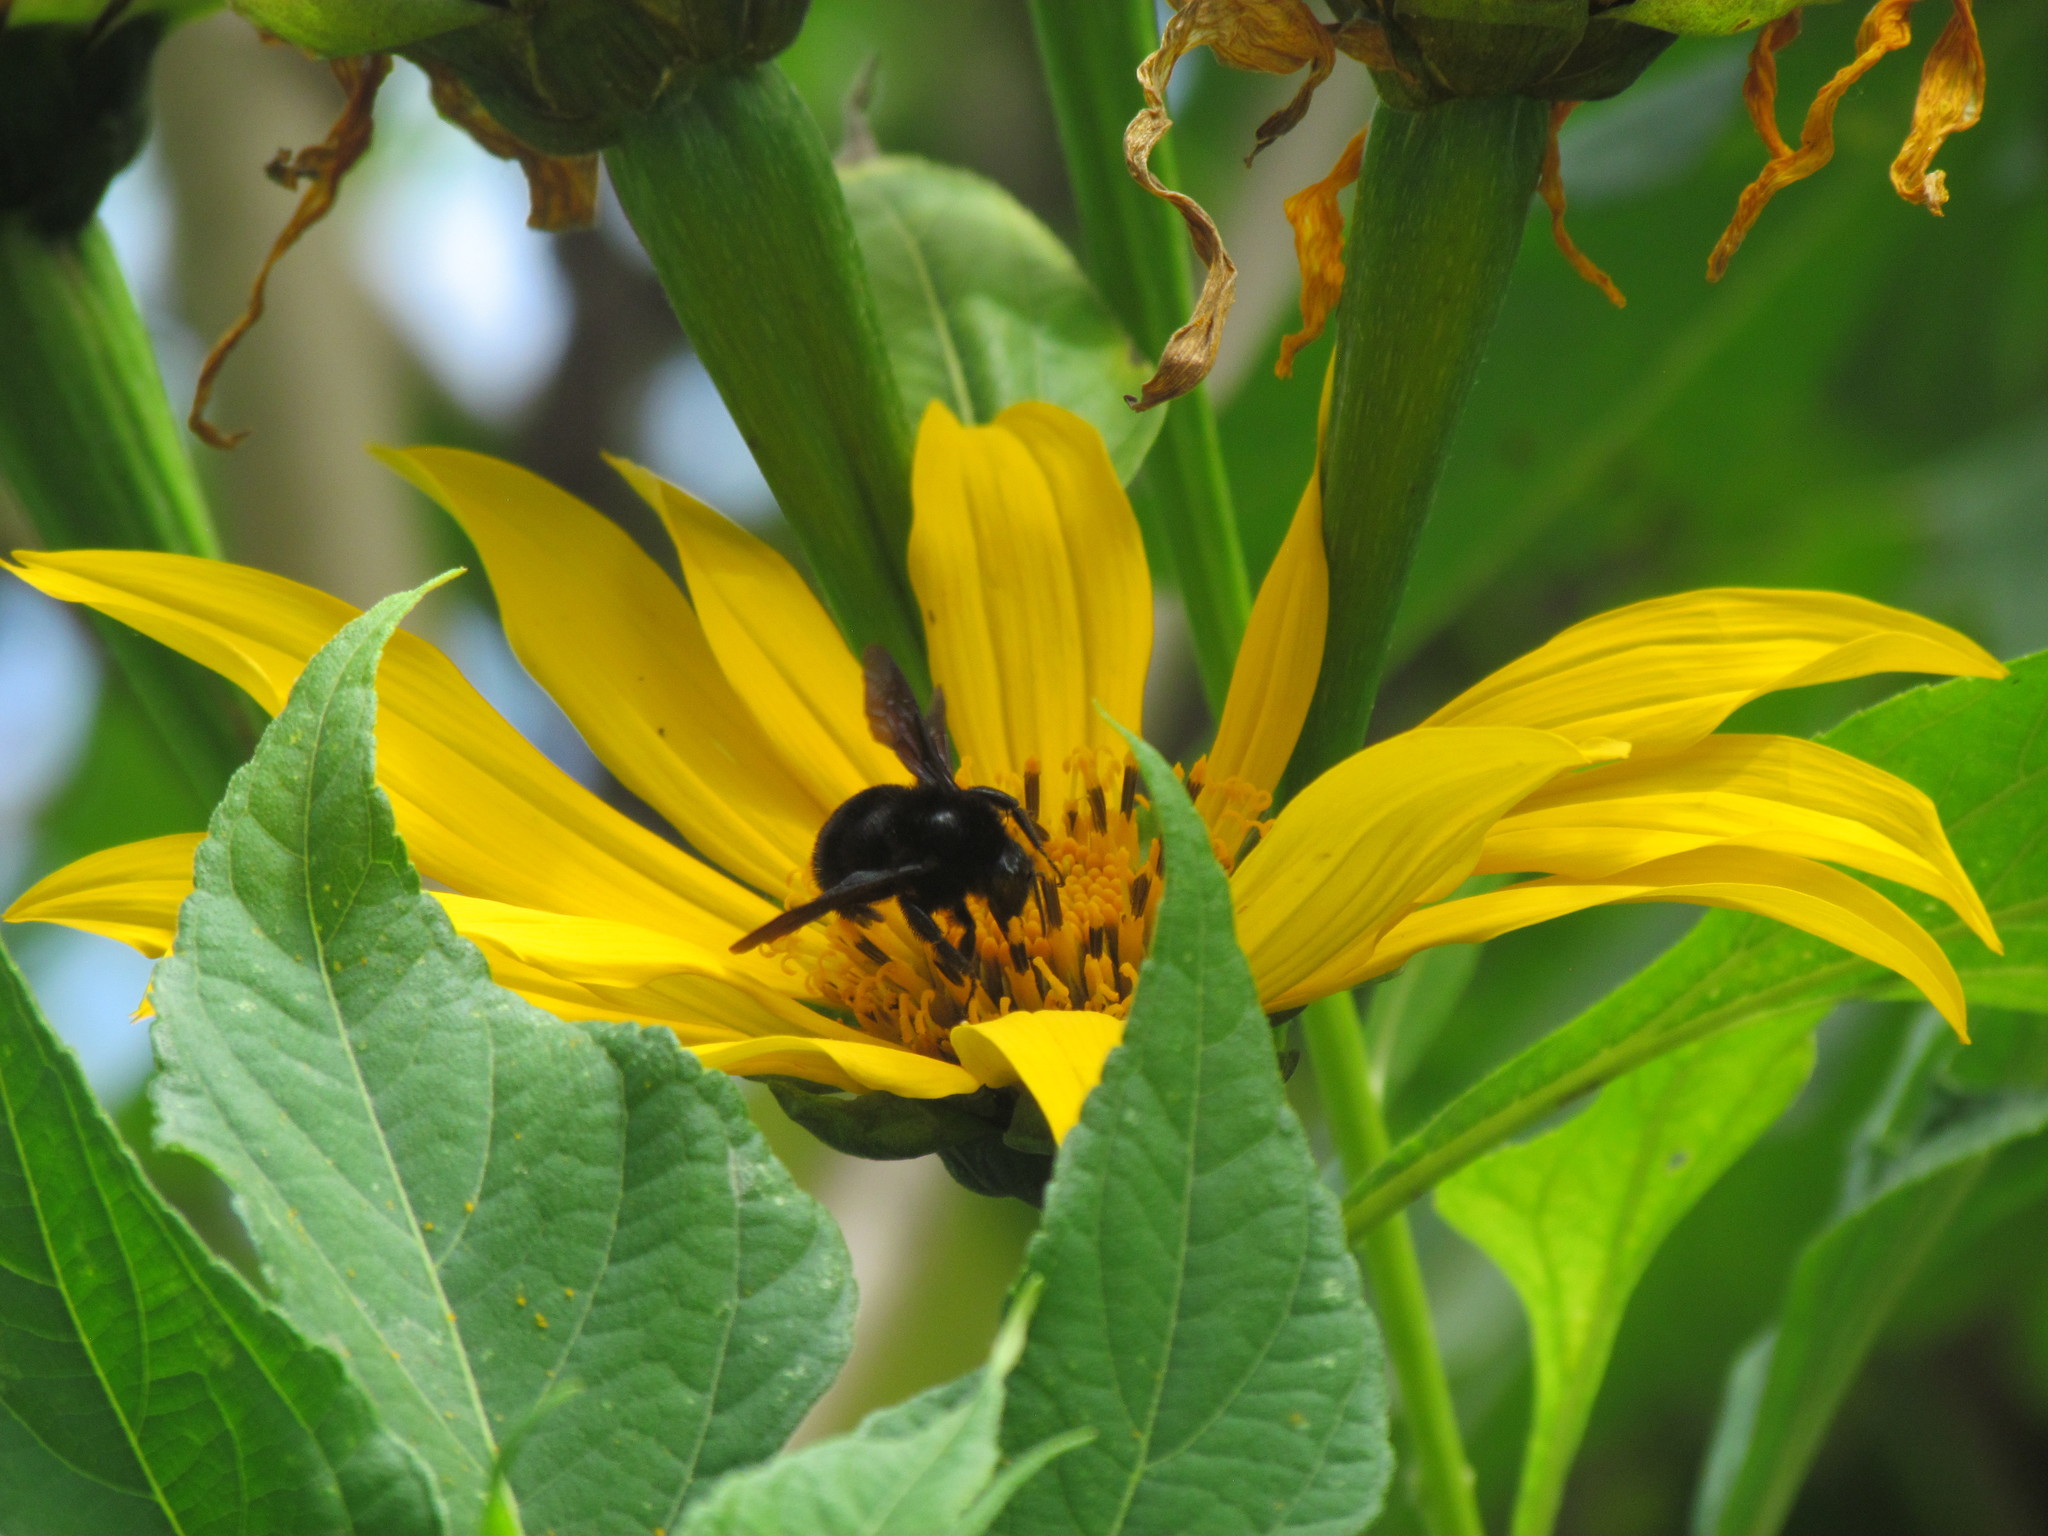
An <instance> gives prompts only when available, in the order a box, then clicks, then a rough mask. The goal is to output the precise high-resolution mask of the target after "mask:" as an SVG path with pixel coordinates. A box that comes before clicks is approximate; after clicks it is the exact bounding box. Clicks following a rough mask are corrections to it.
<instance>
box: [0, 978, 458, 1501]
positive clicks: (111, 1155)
mask: <svg viewBox="0 0 2048 1536" xmlns="http://www.w3.org/2000/svg"><path fill="white" fill-rule="evenodd" d="M0 1109H4V1111H5V1133H6V1134H5V1135H4V1136H0V1490H4V1494H0V1500H4V1502H0V1531H5V1532H6V1533H7V1536H72V1533H77V1536H85V1533H87V1532H93V1533H102V1532H112V1531H120V1532H123V1533H128V1532H133V1533H135V1536H154V1533H158V1532H165V1533H168V1532H170V1531H173V1530H175V1531H178V1532H190V1533H195V1536H197V1533H212V1532H218V1533H221V1536H230V1533H233V1536H258V1533H270V1536H309V1533H313V1532H321V1533H326V1532H361V1533H363V1536H434V1533H438V1532H440V1531H441V1530H442V1521H441V1515H440V1512H439V1509H438V1503H437V1501H436V1499H435V1498H434V1496H433V1493H432V1491H431V1488H430V1486H429V1484H428V1481H427V1478H426V1475H425V1472H424V1469H423V1468H421V1467H420V1465H419V1463H418V1462H417V1461H416V1460H415V1459H414V1458H413V1457H412V1456H411V1455H409V1454H408V1453H407V1451H406V1448H405V1447H404V1446H403V1445H401V1444H400V1443H399V1442H398V1441H397V1440H395V1439H394V1438H393V1437H392V1436H391V1435H389V1434H388V1433H386V1432H385V1430H384V1428H383V1427H382V1426H381V1425H380V1424H379V1423H378V1419H377V1415H376V1413H375V1412H374V1411H373V1410H372V1408H371V1406H370V1403H369V1402H368V1401H367V1399H366V1398H365V1396H364V1395H363V1393H362V1392H360V1391H359V1390H358V1389H357V1388H356V1386H355V1385H354V1383H352V1382H351V1381H350V1380H349V1378H348V1376H347V1374H346V1373H345V1372H344V1370H343V1369H342V1365H341V1362H340V1361H339V1360H337V1359H336V1358H335V1357H334V1356H333V1355H332V1354H330V1353H328V1352H327V1351H326V1350H324V1349H320V1348H317V1347H315V1346H314V1345H313V1344H310V1343H308V1342H307V1341H306V1340H305V1339H304V1338H303V1337H301V1336H300V1335H299V1334H298V1333H297V1332H295V1331H294V1330H293V1329H292V1327H291V1325H290V1324H289V1323H287V1322H286V1321H285V1320H284V1319H283V1318H281V1317H280V1316H278V1314H277V1313H276V1312H274V1311H272V1310H271V1308H270V1307H269V1306H268V1305H267V1304H266V1303H264V1302H263V1301H261V1300H259V1299H258V1298H257V1297H256V1296H254V1295H253V1294H251V1292H250V1291H249V1289H248V1287H247V1286H246V1285H244V1284H243V1283H242V1281H241V1280H240V1279H239V1278H238V1277H237V1276H236V1275H234V1274H233V1273H232V1272H231V1271H230V1270H228V1268H227V1267H226V1266H225V1265H223V1264H222V1263H221V1262H220V1261H219V1260H217V1259H215V1258H214V1257H213V1256H212V1255H210V1254H209V1253H207V1252H206V1250H205V1249H204V1248H203V1247H201V1246H200V1243H199V1240H198V1238H196V1237H194V1236H193V1235H192V1231H191V1229H190V1228H189V1227H187V1226H186V1225H185V1223H184V1221H183V1220H182V1219H180V1218H179V1217H178V1216H177V1215H175V1214H174V1213H173V1212H172V1211H171V1210H170V1209H169V1208H168V1207H167V1206H165V1205H164V1203H163V1202H162V1201H161V1200H160V1199H158V1198H157V1195H156V1193H155V1191H153V1190H152V1189H151V1188H150V1187H149V1183H148V1181H147V1180H146V1179H145V1178H144V1177H143V1174H142V1170H141V1169H140V1168H139V1167H137V1166H136V1163H135V1160H134V1158H133V1157H132V1156H130V1154H129V1152H128V1150H127V1148H126V1147H124V1146H123V1145H122V1144H121V1140H120V1137H119V1135H118V1134H117V1133H116V1132H115V1130H114V1127H113V1125H112V1123H111V1122H109V1121H108V1119H107V1117H106V1115H105V1114H104V1113H103V1112H102V1111H101V1109H100V1107H99V1105H98V1104H97V1103H96V1102H95V1101H94V1099H93V1096H92V1091H91V1090H90V1089H89V1088H87V1087H86V1085H85V1079H84V1077H83V1075H82V1074H81V1073H80V1072H79V1069H78V1063H77V1061H76V1060H75V1059H74V1058H73V1057H72V1055H71V1053H70V1052H69V1051H68V1050H66V1049H65V1048H64V1046H63V1045H62V1044H61V1043H60V1042H59V1041H58V1040H57V1038H56V1036H55V1035H53V1034H52V1033H51V1032H50V1028H49V1026H48V1025H47V1024H45V1023H44V1022H43V1019H42V1016H41V1015H40V1014H39V1013H38V1012H37V1011H36V1007H35V1004H34V1003H33V1001H31V999H30V998H29V995H28V989H27V988H26V987H25V986H24V985H23V984H22V980H21V975H20V973H19V972H18V971H16V970H15V968H14V963H13V961H12V960H11V959H10V958H8V957H7V955H6V954H5V952H4V951H0Z"/></svg>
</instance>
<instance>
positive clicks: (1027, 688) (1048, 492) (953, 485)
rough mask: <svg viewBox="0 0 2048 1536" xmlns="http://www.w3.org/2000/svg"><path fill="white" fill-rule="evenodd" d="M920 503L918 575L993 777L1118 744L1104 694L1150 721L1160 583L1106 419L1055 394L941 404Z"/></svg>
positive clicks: (963, 709) (1126, 715)
mask: <svg viewBox="0 0 2048 1536" xmlns="http://www.w3.org/2000/svg"><path fill="white" fill-rule="evenodd" d="M912 499H913V501H914V503H915V506H916V518H915V521H914V522H913V524H912V527H911V532H910V578H911V584H912V585H913V586H914V587H915V588H916V589H917V595H918V600H919V602H920V604H921V605H922V606H923V608H924V619H925V636H926V639H927V640H928V641H929V643H930V647H931V660H932V676H933V679H934V680H935V681H936V682H937V683H938V684H939V685H940V686H942V687H943V688H944V689H945V690H946V709H947V716H948V719H949V722H950V723H951V726H952V729H953V735H954V738H955V739H956V740H957V742H958V743H959V747H960V751H961V753H962V755H963V756H966V757H971V758H973V759H974V760H975V762H976V764H977V765H978V767H979V768H980V770H981V772H982V773H984V774H986V775H994V774H997V773H1001V772H1004V771H1009V772H1016V773H1021V772H1022V771H1023V769H1024V766H1025V763H1026V760H1027V759H1032V758H1036V759H1037V760H1038V761H1039V763H1040V764H1042V765H1043V766H1044V767H1046V768H1047V769H1056V768H1057V767H1058V766H1059V765H1060V764H1063V763H1064V762H1065V761H1066V759H1067V756H1068V754H1069V753H1071V752H1073V751H1074V749H1075V748H1077V747H1081V746H1098V747H1108V748H1111V749H1112V750H1115V751H1119V752H1120V751H1122V750H1123V746H1124V744H1123V738H1122V737H1120V736H1118V735H1117V734H1116V733H1115V731H1114V730H1113V729H1112V728H1111V727H1110V726H1109V724H1108V723H1107V722H1105V721H1104V720H1103V719H1102V718H1101V716H1100V715H1098V714H1097V713H1096V711H1095V708H1094V704H1095V702H1096V701H1098V700H1099V701H1100V702H1101V704H1102V707H1103V708H1104V709H1106V710H1108V711H1109V713H1110V715H1111V716H1112V717H1114V718H1115V719H1117V720H1119V721H1121V722H1122V723H1123V724H1125V725H1127V726H1130V727H1131V728H1132V729H1133V730H1136V729H1139V728H1140V727H1139V726H1138V724H1136V722H1137V721H1138V720H1139V716H1140V713H1141V706H1142V703H1143V700H1144V684H1145V666H1146V663H1147V661H1148V660H1149V658H1150V655H1151V649H1152V581H1151V577H1150V575H1149V574H1148V573H1147V571H1146V568H1145V552H1144V547H1143V545H1142V544H1141V543H1140V541H1139V537H1138V524H1137V519H1136V518H1135V517H1134V516H1132V513H1131V504H1130V501H1129V499H1128V498H1127V497H1126V496H1125V495H1124V491H1123V487H1122V486H1121V485H1119V484H1118V483H1117V478H1116V471H1115V469H1114V468H1113V467H1112V466H1111V465H1110V462H1109V455H1108V452H1107V451H1106V450H1105V449H1104V448H1103V446H1102V439H1101V437H1100V436H1099V435H1098V434H1097V433H1096V431H1095V429H1094V428H1093V427H1090V426H1088V425H1087V424H1086V423H1084V422H1082V421H1081V420H1080V419H1079V418H1078V417H1074V416H1072V415H1070V414H1069V413H1067V412H1065V411H1061V410H1059V409H1058V408H1057V407H1054V406H1047V405H1030V406H1012V407H1011V408H1010V409H1009V410H1007V411H1005V412H1003V414H1002V415H1001V416H999V417H997V418H996V420H995V421H994V422H993V423H992V424H990V425H988V426H985V427H963V426H962V425H961V424H960V422H959V421H958V420H957V419H956V418H955V417H954V415H953V413H952V412H951V411H949V410H947V409H946V407H945V406H944V405H942V404H940V403H939V402H937V401H933V402H932V404H931V405H930V407H928V408H927V410H926V411H925V417H924V423H923V425H922V427H921V428H920V429H919V432H918V439H917V458H916V463H915V465H914V467H913V470H912Z"/></svg>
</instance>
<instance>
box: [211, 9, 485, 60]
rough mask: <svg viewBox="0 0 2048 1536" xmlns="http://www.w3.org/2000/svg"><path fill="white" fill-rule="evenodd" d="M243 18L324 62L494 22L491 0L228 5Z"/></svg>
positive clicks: (404, 44)
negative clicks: (488, 21) (486, 21)
mask: <svg viewBox="0 0 2048 1536" xmlns="http://www.w3.org/2000/svg"><path fill="white" fill-rule="evenodd" d="M228 3H229V4H230V5H231V6H233V7H234V9H235V10H236V11H238V12H239V13H240V14H242V15H243V16H246V17H247V18H248V19H249V20H250V21H252V22H254V23H255V24H256V25H257V26H259V27H261V28H262V29H263V30H264V31H266V32H270V33H274V34H276V35H277V36H278V37H281V38H283V39H284V40H285V41H286V42H288V43H291V44H293V45H294V46H296V47H299V48H303V49H305V50H306V51H307V52H308V53H315V54H319V55H321V56H322V57H323V58H330V59H335V58H344V57H346V56H348V55H350V54H356V53H386V52H389V51H390V50H391V49H393V48H403V47H405V46H407V45H408V44H410V43H417V42H420V41H422V40H424V39H426V38H429V37H437V36H439V35H440V34H441V33H443V32H452V31H454V30H456V29H457V28H458V27H467V26H473V25H475V24H476V23H477V22H479V21H484V20H488V19H489V18H490V17H491V15H492V13H493V12H494V11H495V10H497V9H498V7H495V6H492V5H491V4H490V3H489V0H228Z"/></svg>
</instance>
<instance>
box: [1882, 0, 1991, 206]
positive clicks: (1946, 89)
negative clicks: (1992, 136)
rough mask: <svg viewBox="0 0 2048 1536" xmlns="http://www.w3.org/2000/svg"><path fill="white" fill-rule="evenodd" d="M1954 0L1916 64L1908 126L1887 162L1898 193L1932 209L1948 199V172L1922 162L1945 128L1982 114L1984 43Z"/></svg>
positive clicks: (1965, 0)
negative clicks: (1894, 156)
mask: <svg viewBox="0 0 2048 1536" xmlns="http://www.w3.org/2000/svg"><path fill="white" fill-rule="evenodd" d="M1954 6H1955V8H1954V10H1953V11H1952V12H1951V13H1950V15H1949V19H1948V25H1947V26H1946V27H1944V28H1942V31H1941V36H1940V37H1939V38H1937V39H1936V40H1935V44H1934V47H1933V48H1932V49H1930V50H1929V51H1928V54H1927V62H1926V63H1925V64H1924V65H1922V66H1921V70H1920V94H1919V96H1918V97H1917V98H1916V99H1915V100H1914V102H1913V126H1912V129H1911V131H1910V132H1909V133H1907V135H1906V143H1905V146H1904V148H1902V149H1901V150H1900V151H1899V158H1898V159H1896V160H1894V161H1893V162H1892V185H1893V186H1894V187H1896V188H1897V189H1898V193H1899V196H1901V197H1903V198H1904V199H1905V200H1906V201H1907V202H1909V203H1918V204H1920V206H1921V207H1923V208H1925V209H1926V210H1927V211H1928V212H1929V213H1932V214H1937V215H1938V214H1939V213H1940V212H1941V205H1942V204H1943V203H1945V202H1947V201H1948V178H1947V176H1946V175H1945V174H1944V173H1942V172H1940V171H1930V170H1929V169H1928V167H1929V166H1930V165H1932V164H1933V161H1934V157H1935V155H1936V154H1937V153H1938V152H1939V151H1940V149H1941V146H1942V145H1943V143H1945V142H1946V141H1947V139H1948V136H1949V135H1950V134H1952V133H1961V132H1962V131H1963V130H1964V129H1965V128H1974V127H1975V126H1976V125H1977V119H1978V118H1980V117H1982V116H1983V115H1984V49H1983V47H1982V46H1981V45H1980V44H1979V43H1978V41H1977V18H1976V15H1975V14H1974V13H1973V12H1972V11H1971V9H1970V0H1954Z"/></svg>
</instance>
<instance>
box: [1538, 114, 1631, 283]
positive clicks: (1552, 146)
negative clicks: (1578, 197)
mask: <svg viewBox="0 0 2048 1536" xmlns="http://www.w3.org/2000/svg"><path fill="white" fill-rule="evenodd" d="M1577 105H1578V103H1577V102H1576V101H1553V102H1552V103H1551V104H1550V142H1549V143H1547V144H1546V145H1544V146H1543V173H1542V175H1541V176H1539V177H1538V178H1537V181H1536V190H1537V192H1538V193H1540V194H1541V195H1542V198H1543V202H1544V206H1545V207H1547V208H1549V210H1550V238H1551V239H1553V240H1555V241H1556V242H1557V248H1558V249H1559V250H1560V251H1562V252H1564V259H1565V260H1566V261H1568V262H1570V263H1571V264H1572V270H1573V271H1574V272H1576V273H1578V274H1579V276H1581V277H1583V278H1584V279H1585V280H1586V281H1587V282H1589V283H1591V284H1592V285H1593V286H1594V287H1595V288H1598V289H1599V290H1600V291H1601V292H1602V293H1604V294H1606V295H1607V302H1608V303H1610V304H1612V305H1613V306H1614V307H1615V308H1616V309H1626V308H1628V300H1627V299H1625V298H1623V297H1622V293H1621V290H1620V289H1619V288H1617V287H1615V286H1614V279H1613V278H1611V277H1609V276H1608V275H1607V274H1606V273H1605V272H1603V271H1601V270H1600V268H1599V267H1598V266H1597V265H1596V264H1595V263H1594V261H1593V258H1592V257H1590V256H1588V255H1587V254H1586V253H1585V252H1584V251H1582V250H1580V249H1579V247H1578V244H1577V242H1576V241H1574V240H1573V239H1572V237H1571V234H1570V233H1569V232H1568V231H1567V230H1566V229H1565V227H1564V171H1563V169H1562V168H1561V162H1560V160H1559V158H1558V153H1557V130H1558V129H1560V128H1562V127H1563V126H1564V120H1565V119H1566V118H1568V117H1570V116H1571V115H1572V108H1574V107H1576V106H1577Z"/></svg>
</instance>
